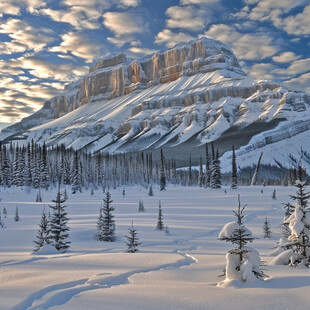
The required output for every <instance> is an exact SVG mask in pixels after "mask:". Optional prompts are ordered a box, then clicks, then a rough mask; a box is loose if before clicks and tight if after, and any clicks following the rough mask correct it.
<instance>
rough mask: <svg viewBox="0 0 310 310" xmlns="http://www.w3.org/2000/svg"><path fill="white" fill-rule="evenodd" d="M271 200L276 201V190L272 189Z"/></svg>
mask: <svg viewBox="0 0 310 310" xmlns="http://www.w3.org/2000/svg"><path fill="white" fill-rule="evenodd" d="M271 198H272V199H277V193H276V190H275V189H274V190H273V192H272V196H271Z"/></svg>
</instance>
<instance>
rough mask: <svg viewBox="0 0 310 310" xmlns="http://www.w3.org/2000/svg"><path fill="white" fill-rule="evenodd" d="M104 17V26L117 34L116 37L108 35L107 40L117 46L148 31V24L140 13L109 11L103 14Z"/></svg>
mask: <svg viewBox="0 0 310 310" xmlns="http://www.w3.org/2000/svg"><path fill="white" fill-rule="evenodd" d="M103 18H104V21H103V24H104V26H105V27H106V28H108V29H109V30H110V31H111V32H113V33H114V34H115V36H114V37H108V38H107V40H108V41H110V42H111V43H113V44H115V45H117V46H122V45H123V44H125V43H126V42H130V41H132V40H134V35H135V34H138V33H139V34H141V33H145V32H147V31H148V24H147V22H145V20H144V18H143V16H142V15H141V14H139V13H134V12H107V13H105V14H103Z"/></svg>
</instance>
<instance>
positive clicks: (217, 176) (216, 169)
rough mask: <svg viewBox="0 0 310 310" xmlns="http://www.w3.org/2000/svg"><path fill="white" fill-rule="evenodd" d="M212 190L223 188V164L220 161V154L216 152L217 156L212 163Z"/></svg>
mask: <svg viewBox="0 0 310 310" xmlns="http://www.w3.org/2000/svg"><path fill="white" fill-rule="evenodd" d="M210 185H211V188H221V186H222V175H221V162H220V159H219V153H218V151H217V152H216V155H215V157H214V159H213V161H212V165H211V181H210Z"/></svg>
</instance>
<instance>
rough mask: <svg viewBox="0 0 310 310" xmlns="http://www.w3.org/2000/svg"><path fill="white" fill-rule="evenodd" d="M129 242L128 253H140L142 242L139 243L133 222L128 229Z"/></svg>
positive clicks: (127, 237)
mask: <svg viewBox="0 0 310 310" xmlns="http://www.w3.org/2000/svg"><path fill="white" fill-rule="evenodd" d="M125 237H126V239H127V241H126V245H127V252H129V253H135V252H137V251H138V246H139V245H141V244H142V242H139V238H138V232H137V230H136V229H134V227H133V222H132V223H131V228H128V236H125Z"/></svg>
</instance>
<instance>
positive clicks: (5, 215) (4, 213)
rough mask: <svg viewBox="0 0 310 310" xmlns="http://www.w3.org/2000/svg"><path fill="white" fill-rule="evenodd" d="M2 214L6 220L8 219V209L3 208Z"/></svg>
mask: <svg viewBox="0 0 310 310" xmlns="http://www.w3.org/2000/svg"><path fill="white" fill-rule="evenodd" d="M2 213H3V215H4V218H7V215H8V210H7V209H6V207H4V208H3V211H2Z"/></svg>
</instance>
